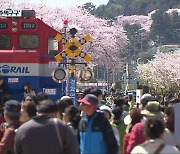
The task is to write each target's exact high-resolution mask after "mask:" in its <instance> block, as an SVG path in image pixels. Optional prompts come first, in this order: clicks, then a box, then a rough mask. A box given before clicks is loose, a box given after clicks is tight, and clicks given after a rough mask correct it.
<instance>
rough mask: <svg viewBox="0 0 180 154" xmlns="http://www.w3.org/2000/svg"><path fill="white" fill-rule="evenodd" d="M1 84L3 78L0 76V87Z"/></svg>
mask: <svg viewBox="0 0 180 154" xmlns="http://www.w3.org/2000/svg"><path fill="white" fill-rule="evenodd" d="M2 84H3V76H2V75H0V85H2Z"/></svg>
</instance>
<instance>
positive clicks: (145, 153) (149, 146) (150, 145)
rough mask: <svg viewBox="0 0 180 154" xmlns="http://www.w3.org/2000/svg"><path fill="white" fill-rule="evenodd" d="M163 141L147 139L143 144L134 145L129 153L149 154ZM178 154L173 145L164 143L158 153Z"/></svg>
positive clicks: (179, 152) (179, 153)
mask: <svg viewBox="0 0 180 154" xmlns="http://www.w3.org/2000/svg"><path fill="white" fill-rule="evenodd" d="M163 142H164V141H163V140H162V139H155V140H147V141H145V142H144V143H143V144H141V145H138V146H136V147H135V148H134V149H133V150H132V151H131V154H149V153H154V152H155V151H156V150H157V149H158V148H159V146H160V144H162V143H163ZM166 153H167V154H176V153H178V154H180V151H178V149H177V148H176V147H175V146H172V145H165V146H164V148H163V149H162V150H161V151H160V154H166Z"/></svg>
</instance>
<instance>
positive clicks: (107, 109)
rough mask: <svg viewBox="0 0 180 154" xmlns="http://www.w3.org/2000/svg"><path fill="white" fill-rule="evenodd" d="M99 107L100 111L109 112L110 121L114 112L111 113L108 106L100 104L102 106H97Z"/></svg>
mask: <svg viewBox="0 0 180 154" xmlns="http://www.w3.org/2000/svg"><path fill="white" fill-rule="evenodd" d="M99 109H100V110H101V111H103V110H106V111H108V112H109V113H110V116H111V117H110V119H109V120H110V121H111V120H112V119H113V118H114V114H113V113H112V109H111V108H110V107H109V106H107V105H102V106H100V107H99Z"/></svg>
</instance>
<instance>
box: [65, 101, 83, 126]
mask: <svg viewBox="0 0 180 154" xmlns="http://www.w3.org/2000/svg"><path fill="white" fill-rule="evenodd" d="M80 119H81V117H80V111H79V109H78V108H77V107H76V106H74V105H71V106H68V107H67V108H66V109H65V111H64V113H63V121H64V122H65V123H66V124H68V123H71V125H72V126H73V128H75V129H77V128H78V125H79V121H80Z"/></svg>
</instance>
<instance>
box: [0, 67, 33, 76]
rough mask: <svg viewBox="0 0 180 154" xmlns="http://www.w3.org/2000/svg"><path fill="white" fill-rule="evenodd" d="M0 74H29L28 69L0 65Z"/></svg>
mask: <svg viewBox="0 0 180 154" xmlns="http://www.w3.org/2000/svg"><path fill="white" fill-rule="evenodd" d="M0 73H4V74H8V73H30V72H29V68H28V67H24V66H23V67H19V66H9V65H2V66H0Z"/></svg>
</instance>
